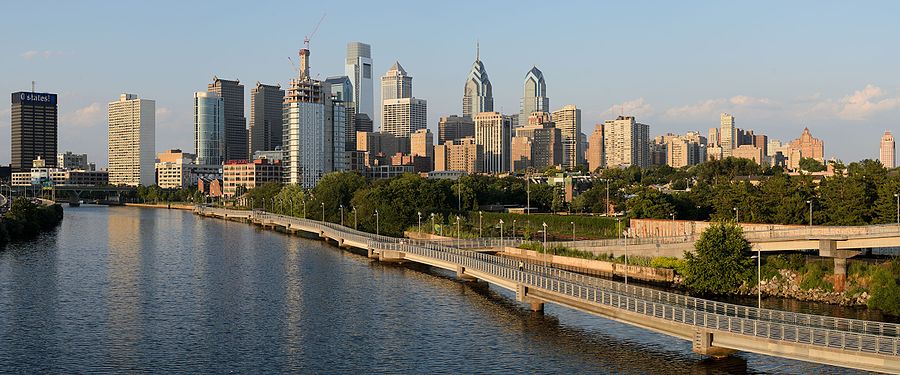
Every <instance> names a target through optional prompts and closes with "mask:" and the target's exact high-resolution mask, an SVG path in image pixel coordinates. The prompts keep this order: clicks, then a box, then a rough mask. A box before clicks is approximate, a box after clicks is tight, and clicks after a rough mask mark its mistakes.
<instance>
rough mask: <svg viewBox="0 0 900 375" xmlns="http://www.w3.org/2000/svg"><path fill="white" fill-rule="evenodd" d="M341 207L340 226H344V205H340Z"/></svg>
mask: <svg viewBox="0 0 900 375" xmlns="http://www.w3.org/2000/svg"><path fill="white" fill-rule="evenodd" d="M340 208H341V226H344V205H343V204H342V205H341V206H340Z"/></svg>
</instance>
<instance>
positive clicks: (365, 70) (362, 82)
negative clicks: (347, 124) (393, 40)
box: [344, 42, 375, 119]
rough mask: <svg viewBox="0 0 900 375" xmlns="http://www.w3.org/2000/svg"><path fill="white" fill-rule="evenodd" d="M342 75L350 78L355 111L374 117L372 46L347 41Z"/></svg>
mask: <svg viewBox="0 0 900 375" xmlns="http://www.w3.org/2000/svg"><path fill="white" fill-rule="evenodd" d="M344 75H346V76H347V77H349V78H350V84H351V85H352V86H353V102H354V103H355V105H354V108H356V113H365V114H366V116H369V118H370V119H374V118H375V98H374V93H373V89H374V87H373V86H372V46H370V45H368V44H365V43H360V42H350V43H347V61H346V65H345V66H344Z"/></svg>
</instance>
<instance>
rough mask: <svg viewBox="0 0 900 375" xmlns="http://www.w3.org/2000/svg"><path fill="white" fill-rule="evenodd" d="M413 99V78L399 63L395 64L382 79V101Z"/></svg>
mask: <svg viewBox="0 0 900 375" xmlns="http://www.w3.org/2000/svg"><path fill="white" fill-rule="evenodd" d="M412 97H413V94H412V77H410V76H409V75H408V74H406V70H404V69H403V67H402V66H400V62H399V61H397V62H394V65H391V68H390V69H388V71H387V72H386V73H384V76H383V77H381V100H382V101H384V100H389V99H402V98H412Z"/></svg>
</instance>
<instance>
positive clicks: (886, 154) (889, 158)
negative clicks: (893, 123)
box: [879, 131, 897, 169]
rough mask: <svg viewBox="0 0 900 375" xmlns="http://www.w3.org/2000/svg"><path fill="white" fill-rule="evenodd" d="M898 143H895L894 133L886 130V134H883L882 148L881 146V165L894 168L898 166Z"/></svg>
mask: <svg viewBox="0 0 900 375" xmlns="http://www.w3.org/2000/svg"><path fill="white" fill-rule="evenodd" d="M896 151H897V150H896V144H895V143H894V135H893V134H891V132H890V131H886V132H884V135H883V136H881V148H880V153H879V154H880V156H879V160H881V165H884V167H885V168H887V169H892V168H894V167H896V166H897V159H896Z"/></svg>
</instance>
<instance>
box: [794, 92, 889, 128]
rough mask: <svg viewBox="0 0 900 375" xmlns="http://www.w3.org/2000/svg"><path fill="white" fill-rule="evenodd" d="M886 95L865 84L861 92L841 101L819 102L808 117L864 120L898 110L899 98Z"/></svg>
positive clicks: (813, 106) (809, 112)
mask: <svg viewBox="0 0 900 375" xmlns="http://www.w3.org/2000/svg"><path fill="white" fill-rule="evenodd" d="M885 96H887V93H886V92H885V91H884V90H882V89H881V88H880V87H878V86H875V85H873V84H867V85H866V87H864V88H862V89H861V90H856V91H855V92H853V94H850V95H846V96H844V97H843V98H841V99H838V100H832V99H826V100H821V101H819V102H818V103H814V104H813V105H812V107H811V108H810V109H809V110H808V111H807V113H808V114H810V115H817V116H821V117H835V116H836V117H838V118H841V119H844V120H852V121H858V120H865V119H867V118H869V117H870V116H872V115H874V114H876V113H879V112H885V111H890V110H893V109H896V108H900V97H897V96H893V97H885Z"/></svg>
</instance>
